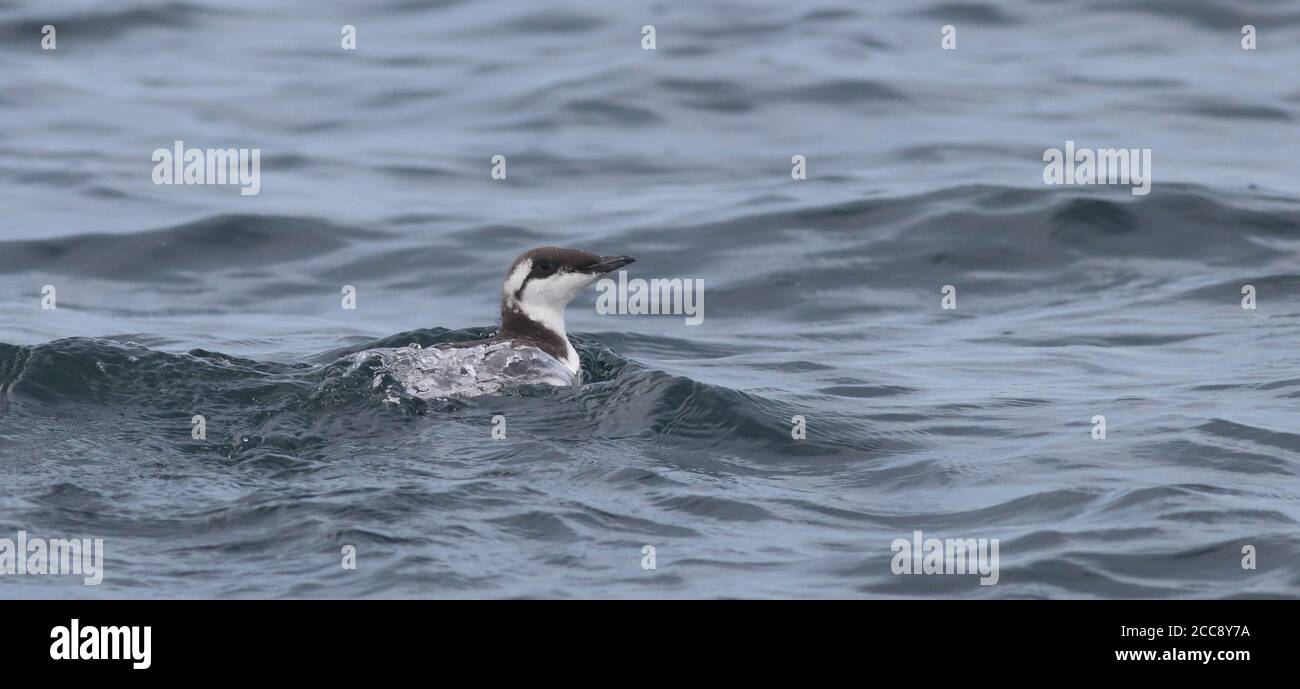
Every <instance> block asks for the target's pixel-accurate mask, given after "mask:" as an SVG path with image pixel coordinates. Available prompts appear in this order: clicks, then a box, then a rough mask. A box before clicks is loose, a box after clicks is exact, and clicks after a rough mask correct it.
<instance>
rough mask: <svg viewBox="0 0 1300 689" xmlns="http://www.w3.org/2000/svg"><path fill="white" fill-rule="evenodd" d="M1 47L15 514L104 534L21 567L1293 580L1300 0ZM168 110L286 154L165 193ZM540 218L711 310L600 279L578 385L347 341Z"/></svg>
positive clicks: (562, 8)
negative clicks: (955, 570) (225, 178)
mask: <svg viewBox="0 0 1300 689" xmlns="http://www.w3.org/2000/svg"><path fill="white" fill-rule="evenodd" d="M46 24H52V25H54V26H55V27H56V29H57V32H58V33H57V48H56V49H55V50H50V51H47V50H42V49H41V48H40V37H41V27H42V26H44V25H46ZM344 24H351V25H354V26H355V27H356V28H357V50H355V51H345V50H342V49H341V48H340V29H341V27H342V26H343V25H344ZM646 24H653V25H654V26H655V27H656V44H657V48H656V50H653V51H650V50H643V49H642V47H641V38H642V36H641V27H642V26H643V25H646ZM1245 24H1251V25H1253V26H1255V27H1256V29H1257V32H1258V48H1257V49H1256V50H1253V51H1248V50H1243V49H1242V47H1241V27H1242V25H1245ZM944 25H953V26H955V27H956V30H957V49H956V50H950V51H945V50H942V49H941V48H940V38H941V36H940V27H942V26H944ZM0 63H2V64H3V67H0V211H3V212H0V343H3V344H0V538H14V537H15V534H16V533H17V532H18V531H19V530H25V531H26V532H28V533H29V534H31V535H34V536H40V537H46V538H59V537H79V538H95V537H98V538H103V539H104V542H105V553H106V563H105V565H104V568H105V574H104V582H103V584H101V585H100V586H97V587H83V586H81V585H80V579H79V578H76V577H54V576H45V577H41V576H0V597H77V596H99V597H197V598H208V597H235V596H242V597H262V596H272V597H281V596H294V597H354V596H372V597H508V596H541V597H593V596H594V597H660V596H664V597H712V596H742V597H748V596H754V597H856V596H869V597H875V596H908V597H968V596H978V597H1026V596H1028V597H1039V596H1044V597H1102V598H1110V597H1240V596H1285V597H1295V596H1297V595H1298V594H1300V572H1298V571H1297V568H1296V563H1297V562H1300V533H1298V529H1297V521H1298V520H1300V480H1298V479H1297V473H1298V472H1300V423H1297V418H1298V417H1297V406H1298V405H1297V402H1298V400H1300V348H1298V347H1297V343H1298V342H1300V270H1298V268H1297V266H1298V265H1300V262H1298V260H1297V259H1300V193H1298V191H1297V181H1296V180H1297V178H1298V174H1300V162H1298V161H1300V144H1298V143H1297V142H1298V135H1297V121H1298V119H1300V81H1298V80H1297V78H1296V76H1295V75H1296V74H1300V3H1296V2H1281V1H1279V2H1250V3H1244V2H1227V1H1226V0H1225V1H1223V2H1212V1H1210V0H1187V1H1185V2H1139V3H1128V2H1114V3H1111V2H1081V1H1080V2H1050V3H1049V2H1028V1H1018V2H1007V3H981V2H963V3H934V2H919V1H918V2H897V3H874V2H873V3H848V2H826V3H818V4H800V3H776V2H765V3H760V2H743V3H741V2H736V3H716V4H714V3H707V4H706V3H679V4H666V3H657V2H627V3H622V2H620V3H577V2H574V3H544V4H543V3H536V2H528V1H524V0H521V1H518V2H455V1H442V2H418V1H406V2H367V3H344V2H307V1H306V0H302V1H301V2H281V3H263V2H253V1H251V0H244V1H238V2H224V1H223V2H215V0H214V1H211V2H206V1H205V2H146V1H144V0H123V1H122V2H111V3H109V2H103V3H98V2H39V3H38V2H0ZM177 139H182V140H184V141H185V143H186V145H187V146H197V147H204V148H206V147H219V148H226V147H237V148H238V147H250V148H253V147H256V148H260V149H261V152H262V167H261V193H260V194H258V195H256V196H242V195H240V194H239V192H238V190H237V189H236V188H235V187H231V186H225V187H222V186H157V185H154V184H153V182H152V181H151V176H150V175H151V170H152V168H153V162H152V161H151V154H152V152H153V151H154V149H156V148H170V147H171V146H172V145H173V143H174V141H175V140H177ZM1067 140H1072V141H1075V142H1077V143H1078V145H1080V146H1091V147H1096V148H1109V147H1132V148H1149V149H1151V151H1152V159H1153V177H1154V182H1153V185H1152V190H1151V193H1150V194H1149V195H1146V196H1135V195H1133V194H1132V193H1130V191H1129V189H1128V188H1127V187H1084V186H1047V185H1045V184H1044V183H1043V181H1042V172H1043V162H1042V156H1043V152H1044V151H1045V150H1046V149H1048V148H1054V147H1055V148H1060V147H1063V146H1064V145H1065V142H1066V141H1067ZM498 154H500V155H504V156H506V157H507V159H508V176H507V179H505V180H493V179H492V178H491V176H490V168H491V163H490V160H491V158H492V157H493V156H494V155H498ZM795 155H802V156H805V158H806V160H807V161H808V162H807V167H808V178H807V179H806V180H794V179H792V178H791V174H790V170H791V164H790V160H791V157H792V156H795ZM545 244H556V245H561V246H572V247H576V248H581V249H586V250H590V251H594V252H598V253H603V254H631V255H635V256H636V257H637V258H638V261H637V263H636V264H634V265H633V266H631V267H630V268H629V274H630V275H631V276H634V277H636V276H639V277H645V278H651V277H661V278H673V277H680V278H694V279H700V280H703V281H704V284H705V311H704V313H705V318H704V322H703V323H702V324H701V325H698V326H688V325H686V324H685V323H684V318H683V317H681V316H612V315H599V314H597V313H596V311H595V308H594V303H595V293H594V292H591V293H590V294H589V295H587V296H584V297H580V298H579V299H578V300H577V301H575V302H574V304H572V305H571V306H570V308H569V317H568V324H569V330H570V333H571V334H573V335H574V338H573V339H574V341H575V344H576V345H577V346H578V349H579V351H580V353H581V356H582V359H583V366H584V370H585V374H586V377H587V380H588V384H587V385H585V386H583V387H581V388H526V389H520V390H515V391H512V392H511V393H509V394H505V395H500V396H488V397H479V398H475V399H470V400H448V401H423V400H418V399H414V398H410V397H405V396H403V397H400V398H399V399H398V400H397V401H396V403H393V402H391V401H386V395H385V392H384V391H383V390H382V389H376V388H375V387H374V386H373V379H374V376H375V375H376V373H377V372H376V371H373V370H367V369H359V370H350V369H349V368H348V366H347V365H346V364H345V363H343V362H341V360H342V359H343V358H344V357H345V356H346V355H347V354H349V353H351V352H355V351H359V350H361V349H365V348H367V347H373V346H400V345H404V344H408V343H412V342H414V343H419V344H422V345H426V346H427V345H431V344H436V343H438V342H444V341H449V340H452V339H465V338H468V337H472V336H477V335H482V334H485V333H489V332H491V331H492V330H493V327H494V322H495V316H496V309H497V300H498V298H499V296H498V295H499V286H500V282H501V280H502V278H503V276H504V272H505V269H506V267H507V266H508V265H509V264H510V261H511V260H512V259H513V258H514V257H515V256H516V255H517V254H519V253H520V252H522V251H523V250H525V249H528V248H531V247H533V246H539V245H545ZM1247 284H1249V285H1253V286H1254V287H1255V288H1256V290H1257V298H1258V301H1257V308H1256V309H1255V310H1244V309H1243V308H1242V307H1241V300H1242V293H1241V289H1242V286H1243V285H1247ZM46 285H51V286H54V287H55V288H56V289H57V309H54V310H46V309H42V308H41V300H42V288H43V287H44V286H46ZM344 285H353V286H355V287H356V289H357V308H356V309H355V310H344V309H342V308H341V306H340V298H341V297H340V290H341V288H342V286H344ZM944 285H952V286H954V287H956V288H957V308H956V309H955V310H944V309H942V308H941V305H940V297H941V295H940V290H941V289H942V288H943V286H944ZM196 414H200V415H203V416H204V417H205V418H206V421H207V438H206V439H197V440H196V439H194V438H192V437H191V418H192V416H193V415H196ZM494 415H501V416H503V417H505V419H506V421H507V437H506V438H505V439H501V440H494V439H492V437H491V429H492V417H493V416H494ZM794 415H802V416H804V417H805V418H806V420H807V437H806V439H803V440H795V439H793V438H792V437H791V433H790V429H791V417H792V416H794ZM1097 415H1103V416H1105V417H1106V420H1107V432H1106V438H1105V439H1104V440H1098V439H1094V438H1093V437H1092V431H1093V423H1092V419H1093V417H1094V416H1097ZM915 530H922V531H923V532H925V534H926V536H927V537H938V538H996V539H999V540H1000V544H1001V546H1000V560H1001V562H1000V567H1001V572H1000V578H999V581H998V583H997V584H996V585H992V586H981V585H980V584H979V582H978V580H977V578H975V577H971V576H961V575H954V576H946V575H945V576H907V575H903V576H898V575H894V574H893V573H892V572H891V569H890V561H891V557H892V556H893V554H894V553H893V551H892V550H891V548H890V545H891V542H892V541H893V540H894V539H896V538H910V537H911V535H912V533H913V531H915ZM347 545H352V546H355V548H356V549H357V563H358V567H357V569H356V570H345V569H343V567H341V564H340V560H341V554H340V553H341V550H342V548H343V547H344V546H347ZM645 545H652V546H654V548H655V549H656V569H654V570H645V569H643V568H642V559H643V555H642V548H643V546H645ZM1247 545H1249V546H1253V547H1254V548H1255V550H1256V552H1257V564H1256V568H1255V569H1243V567H1242V558H1243V555H1242V549H1243V547H1244V546H1247Z"/></svg>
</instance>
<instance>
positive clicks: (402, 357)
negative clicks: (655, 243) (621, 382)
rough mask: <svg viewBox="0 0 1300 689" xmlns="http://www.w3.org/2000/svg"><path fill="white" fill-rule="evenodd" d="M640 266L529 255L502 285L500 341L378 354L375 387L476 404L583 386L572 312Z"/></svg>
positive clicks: (556, 251) (625, 259) (547, 250)
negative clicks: (581, 298)
mask: <svg viewBox="0 0 1300 689" xmlns="http://www.w3.org/2000/svg"><path fill="white" fill-rule="evenodd" d="M635 260H636V259H634V258H632V257H631V256H597V255H595V254H591V253H587V252H585V251H578V250H576V249H561V248H557V247H552V246H546V247H541V248H538V249H532V250H530V251H526V252H524V253H523V254H522V255H520V256H519V258H516V259H515V261H514V263H512V264H511V265H510V270H509V271H507V272H506V279H505V282H504V283H503V284H502V285H501V328H500V330H499V331H498V332H497V334H496V335H494V336H493V337H489V338H487V339H483V340H473V341H470V342H454V343H449V344H443V345H437V346H436V347H429V348H426V349H417V348H413V347H404V348H396V349H370V350H366V351H364V352H360V353H359V354H357V355H356V356H357V361H358V363H360V362H361V361H362V360H365V359H368V358H371V357H378V358H380V359H381V361H382V363H383V368H382V370H381V372H380V373H379V374H378V375H377V376H376V378H375V382H376V384H379V383H380V382H382V379H383V377H384V375H385V374H387V375H389V376H392V378H393V379H394V380H396V382H397V383H398V384H400V385H401V386H402V388H403V389H404V390H405V392H406V393H407V394H409V395H413V396H415V397H420V398H422V399H435V398H446V397H473V396H476V395H483V394H489V393H494V392H497V391H499V390H501V389H502V388H505V387H507V386H513V385H521V384H530V383H544V384H548V385H578V384H580V383H581V382H582V364H581V362H580V361H579V359H578V352H577V350H575V349H574V348H573V344H572V343H570V342H569V337H568V333H567V332H566V331H565V328H564V309H565V307H566V306H568V304H569V302H570V301H572V300H573V298H574V297H576V296H577V295H578V293H579V292H581V291H582V290H583V288H585V287H587V286H588V285H590V284H592V283H593V282H595V281H596V280H597V279H599V278H600V277H601V276H602V275H604V274H606V273H609V272H611V271H614V270H617V269H619V268H622V267H623V266H625V265H628V264H629V263H632V262H633V261H635Z"/></svg>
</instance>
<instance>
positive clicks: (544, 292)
mask: <svg viewBox="0 0 1300 689" xmlns="http://www.w3.org/2000/svg"><path fill="white" fill-rule="evenodd" d="M635 260H636V259H634V258H632V257H631V256H597V255H596V254H589V253H587V252H585V251H578V250H576V249H560V248H557V247H553V246H544V247H541V248H539V249H532V250H531V251H526V252H524V254H523V255H522V256H520V257H519V258H517V259H515V262H514V263H513V264H511V266H510V271H509V272H507V273H506V281H505V283H504V284H503V285H502V286H501V330H502V334H503V335H510V334H511V332H510V331H515V330H518V329H519V328H520V327H521V325H524V324H521V323H520V317H522V318H523V319H526V320H528V321H532V322H533V323H536V324H537V325H539V326H541V327H542V328H545V329H547V330H550V331H552V332H554V333H556V334H558V335H560V336H561V337H564V336H565V330H564V307H566V306H568V304H569V302H570V301H573V298H574V297H576V296H578V293H579V292H581V291H582V290H583V288H585V287H587V286H588V285H590V284H591V283H593V282H595V281H596V280H598V279H600V277H601V276H603V275H604V274H605V273H608V272H611V271H614V270H617V269H619V268H622V267H623V266H625V265H627V264H629V263H631V262H633V261H635Z"/></svg>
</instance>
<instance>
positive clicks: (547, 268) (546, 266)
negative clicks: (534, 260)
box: [537, 261, 555, 273]
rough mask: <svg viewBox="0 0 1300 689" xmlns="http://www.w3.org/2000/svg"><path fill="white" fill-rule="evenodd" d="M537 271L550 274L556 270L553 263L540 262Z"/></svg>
mask: <svg viewBox="0 0 1300 689" xmlns="http://www.w3.org/2000/svg"><path fill="white" fill-rule="evenodd" d="M537 269H538V270H540V271H542V272H543V273H549V272H551V271H552V270H555V264H553V263H551V262H550V261H540V262H538V264H537Z"/></svg>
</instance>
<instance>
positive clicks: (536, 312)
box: [501, 260, 595, 373]
mask: <svg viewBox="0 0 1300 689" xmlns="http://www.w3.org/2000/svg"><path fill="white" fill-rule="evenodd" d="M531 270H532V261H531V260H528V261H524V262H523V263H521V264H520V265H518V266H516V267H515V269H514V271H512V272H511V273H510V275H509V276H508V277H507V278H506V281H505V284H504V285H502V287H501V289H502V290H503V291H504V292H505V298H506V302H507V304H508V305H510V306H512V307H514V308H515V309H517V310H518V311H519V312H520V313H522V314H523V315H524V316H525V317H527V318H528V319H529V320H531V321H533V322H535V323H537V324H539V325H541V326H542V327H543V328H546V329H547V330H550V331H551V332H553V333H555V334H556V335H558V336H559V337H560V339H561V340H563V341H564V347H565V357H564V364H565V365H566V366H568V368H569V370H570V371H571V372H573V373H577V372H578V371H579V370H580V369H581V368H582V365H581V362H580V361H579V360H578V352H577V350H575V349H574V348H573V344H572V343H571V342H569V335H568V331H566V330H565V327H564V309H565V308H566V307H567V306H568V305H569V302H570V301H573V298H574V297H576V296H577V295H578V293H579V292H581V291H582V290H583V288H584V287H586V286H587V285H589V284H591V283H592V281H593V280H594V279H595V278H594V276H591V275H584V274H581V273H568V272H562V273H556V274H554V275H551V276H549V277H546V278H542V279H533V280H529V281H528V283H527V284H526V285H525V284H524V279H525V278H526V277H527V276H528V274H529V272H530V271H531ZM521 286H522V287H523V291H522V292H520V291H519V290H520V287H521ZM516 294H519V296H518V297H516V296H515V295H516Z"/></svg>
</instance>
